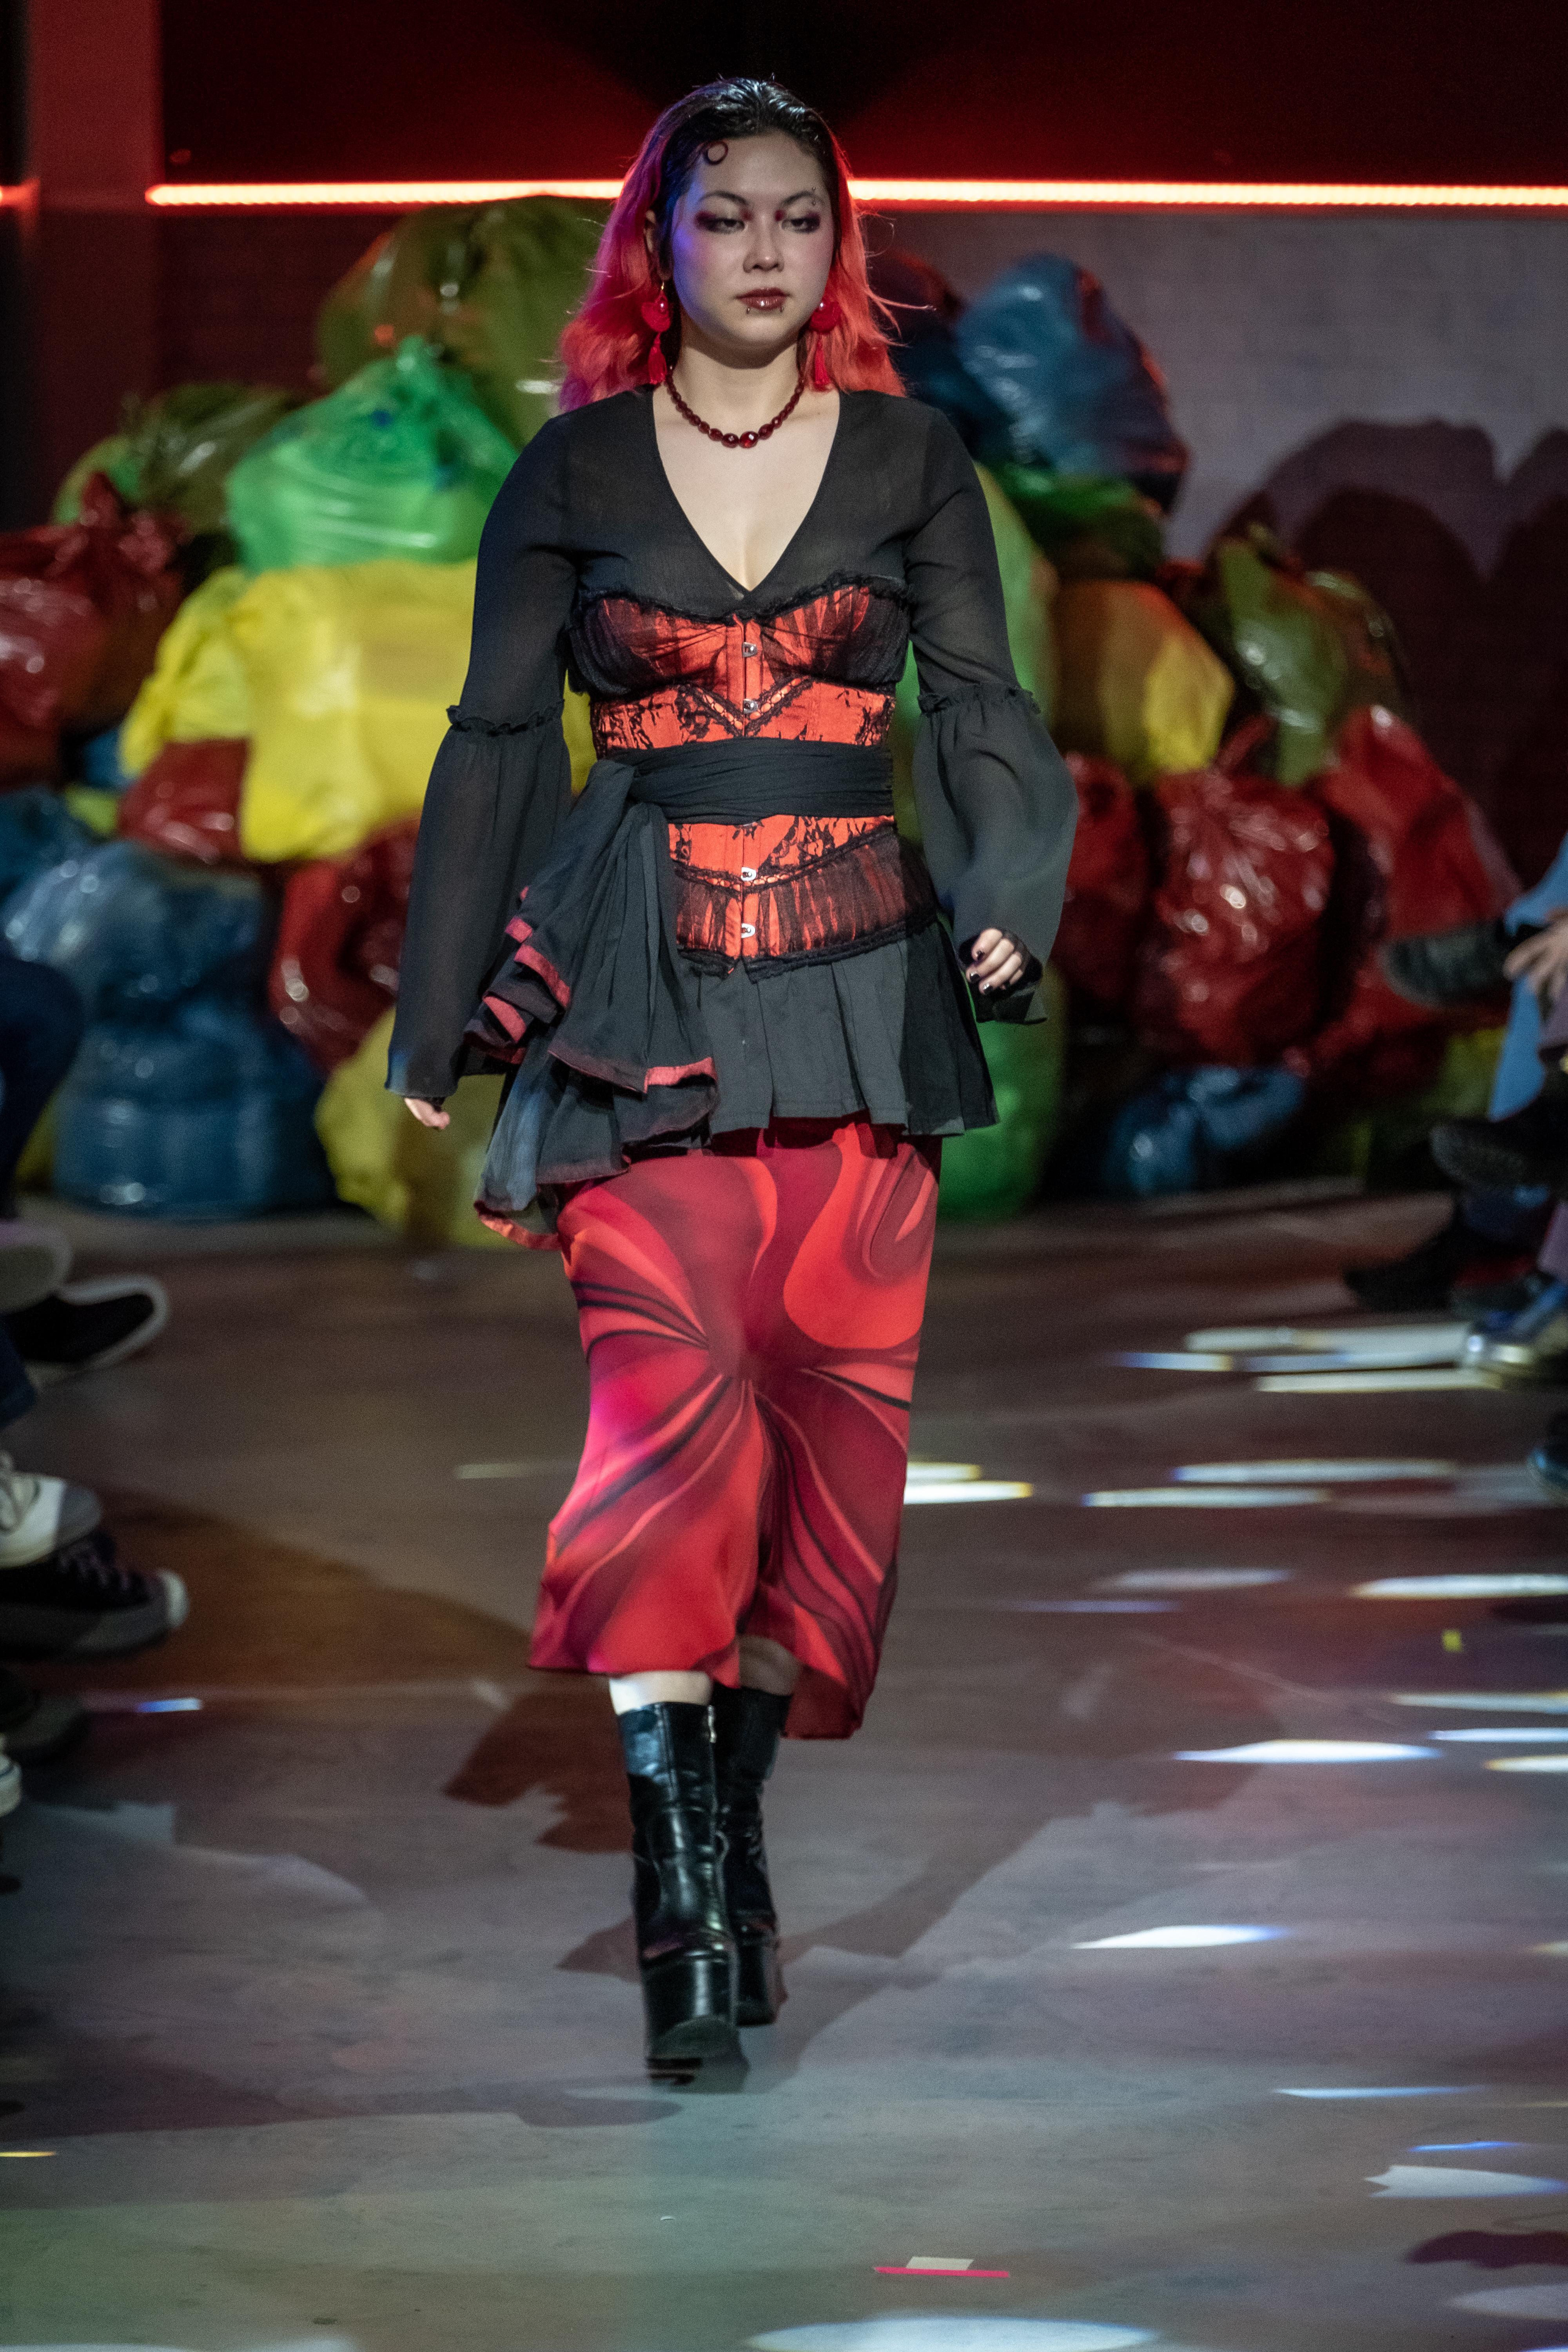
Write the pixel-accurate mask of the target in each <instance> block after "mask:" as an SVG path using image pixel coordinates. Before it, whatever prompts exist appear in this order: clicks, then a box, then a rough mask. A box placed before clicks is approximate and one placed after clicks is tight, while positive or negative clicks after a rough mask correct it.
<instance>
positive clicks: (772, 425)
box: [664, 368, 805, 449]
mask: <svg viewBox="0 0 1568 2352" xmlns="http://www.w3.org/2000/svg"><path fill="white" fill-rule="evenodd" d="M664 388H665V390H666V392H668V394H669V396H670V398H671V400H673V401H674V403H675V404H676V407H677V408H678V409H679V411H680V414H681V415H682V416H684V417H685V419H686V421H687V423H688V425H696V427H697V430H698V431H699V433H706V435H707V436H708V438H709V439H710V441H721V442H722V443H723V445H724V446H725V448H726V449H754V448H755V447H756V446H757V444H758V442H759V441H765V440H766V439H767V437H768V436H769V434H770V433H776V432H777V431H778V429H779V426H780V425H783V424H784V423H785V422H786V421H787V419H788V418H790V417H792V416H793V415H795V409H796V408H797V407H798V405H799V404H800V396H801V394H802V393H803V392H804V391H805V369H804V368H803V369H802V371H801V373H800V379H799V382H798V383H796V385H795V390H794V391H793V392H792V393H791V394H790V396H789V398H788V399H787V400H786V401H785V403H784V406H783V407H782V408H781V409H780V411H779V413H778V415H776V416H773V417H770V418H769V420H768V422H767V423H766V424H765V425H758V427H757V429H756V431H755V432H754V433H721V432H720V430H719V427H718V426H717V425H709V424H706V423H705V422H704V420H703V419H702V418H701V417H700V416H699V415H698V414H697V411H696V410H695V409H694V408H688V406H687V405H686V403H685V401H683V400H682V398H681V397H680V394H679V392H678V391H677V390H676V386H675V378H674V377H673V376H672V375H671V376H667V377H666V378H665V385H664Z"/></svg>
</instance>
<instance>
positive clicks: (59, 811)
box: [0, 784, 93, 908]
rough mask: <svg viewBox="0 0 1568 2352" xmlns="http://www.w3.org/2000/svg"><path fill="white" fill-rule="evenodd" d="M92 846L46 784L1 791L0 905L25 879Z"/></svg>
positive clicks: (88, 836)
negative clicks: (14, 791)
mask: <svg viewBox="0 0 1568 2352" xmlns="http://www.w3.org/2000/svg"><path fill="white" fill-rule="evenodd" d="M92 846H93V835H91V834H90V833H89V831H88V829H87V827H86V825H85V824H80V823H79V821H78V820H77V819H76V818H75V817H74V816H72V814H71V813H70V811H69V809H68V808H67V806H66V804H65V803H64V801H62V800H61V798H60V796H59V794H58V793H54V792H51V791H50V790H49V788H48V786H47V784H28V785H26V787H25V789H24V790H23V791H21V792H16V793H0V908H4V906H5V901H6V899H7V898H10V897H11V896H12V894H13V892H14V891H16V890H19V889H20V888H21V887H22V886H23V884H24V883H25V882H31V881H32V880H33V879H34V877H36V876H37V875H39V874H46V873H47V871H48V869H49V867H50V866H58V865H60V864H62V863H63V862H64V861H65V860H66V859H67V858H69V857H79V856H81V855H82V853H83V852H84V851H86V850H89V849H90V848H92Z"/></svg>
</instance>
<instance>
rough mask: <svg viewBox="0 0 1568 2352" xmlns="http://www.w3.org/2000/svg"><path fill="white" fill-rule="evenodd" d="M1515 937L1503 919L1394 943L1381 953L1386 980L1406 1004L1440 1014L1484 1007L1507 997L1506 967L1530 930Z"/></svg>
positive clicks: (1528, 935)
mask: <svg viewBox="0 0 1568 2352" xmlns="http://www.w3.org/2000/svg"><path fill="white" fill-rule="evenodd" d="M1532 928H1533V927H1529V928H1526V929H1523V930H1521V932H1520V933H1519V935H1518V937H1517V938H1515V937H1512V936H1510V933H1509V932H1508V931H1507V930H1506V929H1504V928H1503V919H1502V917H1501V916H1500V915H1494V916H1492V917H1490V918H1489V920H1487V921H1486V922H1484V923H1459V924H1458V925H1456V927H1455V928H1454V929H1452V930H1448V931H1427V932H1426V933H1424V934H1423V935H1422V936H1421V937H1420V938H1417V939H1411V940H1388V941H1387V943H1386V944H1385V945H1384V946H1383V947H1381V948H1380V949H1379V950H1378V953H1377V961H1378V962H1379V964H1380V965H1381V966H1382V968H1383V976H1384V980H1386V981H1387V982H1388V984H1389V986H1390V988H1392V989H1393V991H1394V994H1395V995H1396V996H1403V997H1404V998H1405V1002H1406V1003H1408V1004H1419V1005H1422V1006H1425V1007H1426V1008H1427V1009H1428V1010H1437V1009H1439V1008H1441V1007H1443V1006H1447V1005H1450V1004H1484V1003H1485V1002H1486V1000H1487V999H1488V997H1489V996H1504V995H1506V994H1507V993H1508V988H1509V978H1508V974H1507V972H1506V971H1504V970H1503V964H1504V962H1505V961H1507V959H1508V957H1509V956H1510V955H1511V954H1512V952H1513V950H1514V949H1515V948H1516V947H1517V946H1518V945H1519V943H1520V940H1525V939H1529V938H1530V937H1531V929H1532Z"/></svg>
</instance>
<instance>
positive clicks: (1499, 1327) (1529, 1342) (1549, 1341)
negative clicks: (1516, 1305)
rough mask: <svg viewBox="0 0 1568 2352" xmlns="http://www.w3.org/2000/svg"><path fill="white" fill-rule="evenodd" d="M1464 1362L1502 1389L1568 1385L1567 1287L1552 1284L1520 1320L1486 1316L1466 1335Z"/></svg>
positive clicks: (1523, 1310) (1461, 1355)
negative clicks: (1538, 1384)
mask: <svg viewBox="0 0 1568 2352" xmlns="http://www.w3.org/2000/svg"><path fill="white" fill-rule="evenodd" d="M1459 1362H1460V1364H1461V1365H1462V1366H1463V1367H1464V1369H1465V1370H1467V1371H1471V1372H1484V1373H1485V1374H1486V1376H1487V1378H1488V1379H1489V1380H1490V1381H1494V1382H1496V1383H1497V1384H1498V1385H1499V1386H1515V1385H1517V1386H1521V1387H1523V1386H1527V1385H1529V1384H1530V1383H1531V1382H1534V1381H1539V1382H1541V1383H1542V1384H1543V1385H1544V1386H1546V1387H1549V1388H1550V1387H1554V1386H1557V1385H1560V1384H1561V1385H1564V1386H1568V1282H1549V1283H1548V1284H1547V1285H1546V1287H1545V1288H1544V1289H1543V1290H1542V1291H1541V1292H1540V1294H1539V1295H1538V1297H1535V1298H1533V1299H1532V1300H1531V1303H1530V1305H1529V1306H1528V1307H1523V1308H1521V1311H1520V1313H1519V1314H1517V1315H1510V1316H1493V1315H1489V1316H1487V1317H1485V1318H1483V1320H1482V1321H1481V1322H1479V1323H1478V1324H1477V1326H1476V1328H1475V1329H1474V1330H1473V1331H1469V1332H1467V1333H1466V1335H1465V1339H1464V1342H1463V1344H1462V1346H1461V1348H1460V1349H1459Z"/></svg>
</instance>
